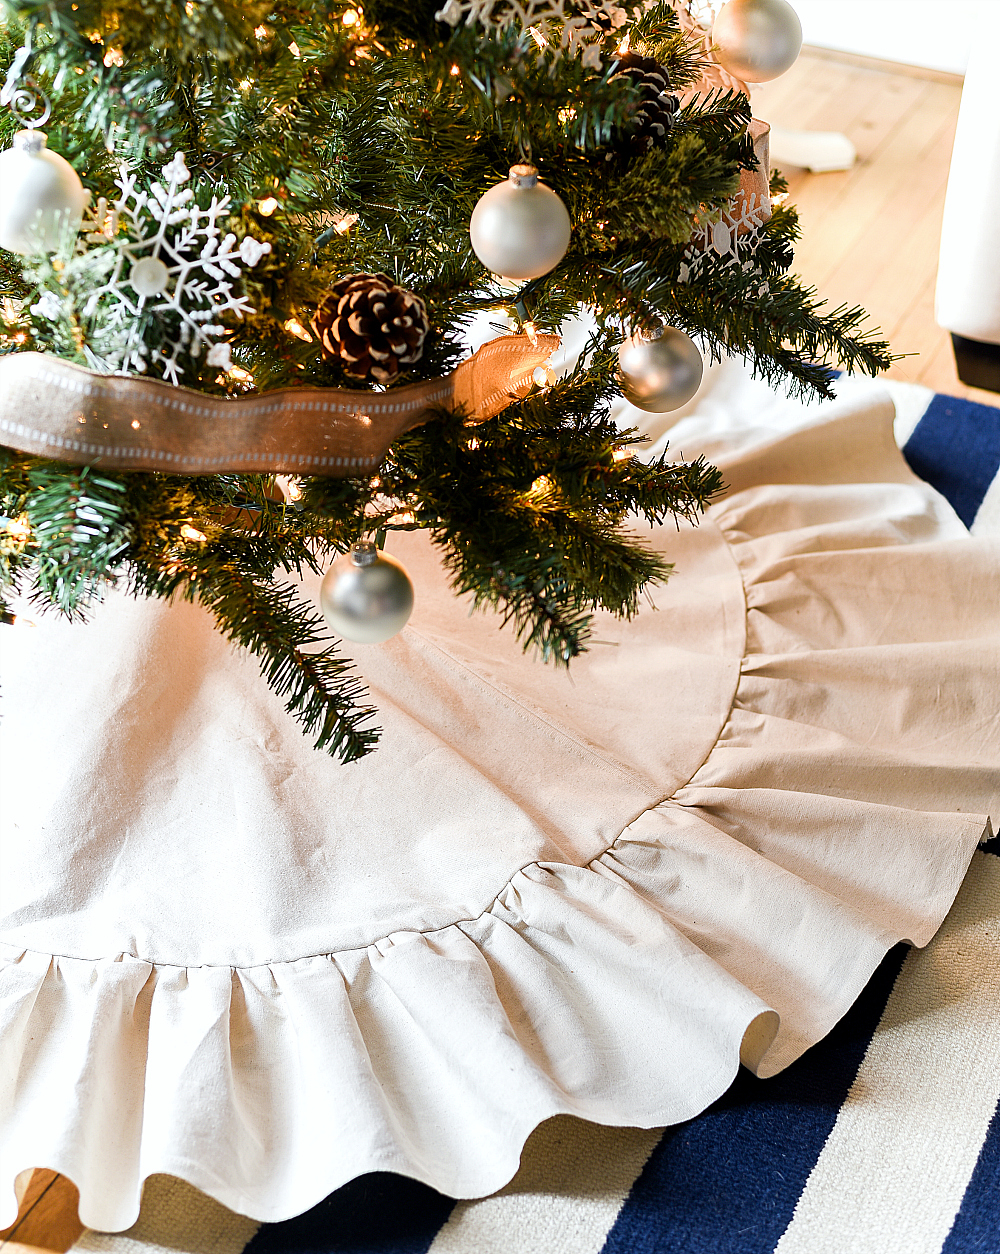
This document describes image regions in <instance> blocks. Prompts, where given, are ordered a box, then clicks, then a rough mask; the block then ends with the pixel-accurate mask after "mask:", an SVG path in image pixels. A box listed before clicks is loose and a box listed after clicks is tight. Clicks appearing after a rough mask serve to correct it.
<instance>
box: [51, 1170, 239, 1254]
mask: <svg viewBox="0 0 1000 1254" xmlns="http://www.w3.org/2000/svg"><path fill="white" fill-rule="evenodd" d="M259 1227H260V1224H259V1223H258V1222H257V1221H256V1220H255V1219H247V1217H246V1216H245V1215H237V1214H236V1213H235V1212H234V1211H231V1210H227V1209H226V1207H225V1206H223V1205H221V1204H220V1203H219V1202H216V1201H213V1199H212V1198H210V1197H207V1196H206V1195H205V1194H204V1193H200V1192H199V1191H198V1190H197V1189H196V1188H194V1186H193V1185H190V1184H185V1183H184V1181H183V1180H177V1179H175V1178H174V1177H173V1176H150V1177H149V1179H148V1180H147V1181H146V1187H145V1188H144V1189H143V1191H142V1214H141V1215H140V1216H139V1219H138V1220H137V1222H136V1223H135V1225H134V1226H133V1227H131V1228H129V1230H128V1231H127V1232H117V1233H116V1232H92V1231H90V1230H89V1229H88V1231H86V1232H84V1234H83V1236H81V1237H80V1239H79V1241H77V1243H76V1245H74V1246H73V1250H74V1251H76V1250H90V1251H93V1252H94V1254H178V1252H179V1251H181V1250H183V1251H185V1252H186V1254H188V1252H189V1254H241V1251H242V1250H243V1248H244V1246H246V1245H247V1243H248V1242H249V1241H250V1239H251V1238H252V1237H253V1236H254V1234H255V1233H256V1231H257V1229H258V1228H259Z"/></svg>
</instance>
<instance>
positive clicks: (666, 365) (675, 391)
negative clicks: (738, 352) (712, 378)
mask: <svg viewBox="0 0 1000 1254" xmlns="http://www.w3.org/2000/svg"><path fill="white" fill-rule="evenodd" d="M618 365H619V367H620V368H621V375H620V377H619V380H618V382H619V385H620V387H621V390H622V395H623V396H624V397H625V399H626V400H627V401H630V402H631V403H632V404H633V405H635V406H637V407H638V408H639V409H644V410H645V411H646V412H647V413H649V414H668V413H670V411H671V410H674V409H680V407H681V406H682V405H684V404H686V403H687V402H688V401H689V400H690V399H691V397H692V396H694V394H695V392H697V391H698V387H699V385H700V383H701V377H702V374H703V372H704V363H703V362H702V359H701V353H699V352H698V350H697V348H696V347H695V346H694V344H693V343H692V342H691V340H690V339H688V337H687V336H686V335H685V334H684V332H683V331H678V330H677V328H676V327H661V328H660V329H659V330H657V331H654V332H652V334H650V335H648V336H646V335H632V336H630V337H629V338H628V339H627V340H626V341H625V343H624V344H623V345H622V346H621V348H620V349H619V350H618Z"/></svg>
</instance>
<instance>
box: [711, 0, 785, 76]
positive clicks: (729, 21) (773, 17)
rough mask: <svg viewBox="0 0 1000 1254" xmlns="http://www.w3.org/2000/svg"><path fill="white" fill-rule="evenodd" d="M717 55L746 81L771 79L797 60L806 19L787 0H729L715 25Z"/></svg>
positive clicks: (722, 62) (723, 66)
mask: <svg viewBox="0 0 1000 1254" xmlns="http://www.w3.org/2000/svg"><path fill="white" fill-rule="evenodd" d="M712 42H713V43H714V44H715V45H716V50H715V56H716V59H717V60H718V62H719V64H720V65H721V66H722V68H723V69H724V70H728V71H729V73H730V74H732V75H733V77H734V78H739V79H742V80H743V82H745V83H768V82H770V81H771V79H772V78H777V77H778V75H779V74H784V72H785V71H786V70H787V69H788V68H789V67H790V66H791V65H792V64H793V62H794V61H795V58H796V57H797V56H798V55H799V49H800V48H801V47H802V23H801V22H800V21H799V17H798V14H797V13H796V12H795V10H794V9H793V8H792V6H791V5H790V4H788V3H787V0H728V3H727V4H724V5H723V6H722V8H721V9H720V10H719V14H718V16H717V17H716V19H715V24H714V26H713V27H712Z"/></svg>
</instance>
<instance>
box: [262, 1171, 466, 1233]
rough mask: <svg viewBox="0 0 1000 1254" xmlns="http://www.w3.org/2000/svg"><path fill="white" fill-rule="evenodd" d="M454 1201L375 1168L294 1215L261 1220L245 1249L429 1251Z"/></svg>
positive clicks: (401, 1177) (402, 1177)
mask: <svg viewBox="0 0 1000 1254" xmlns="http://www.w3.org/2000/svg"><path fill="white" fill-rule="evenodd" d="M454 1205H455V1203H454V1202H453V1201H452V1200H451V1198H450V1197H442V1195H441V1194H440V1193H437V1192H436V1191H435V1190H434V1189H431V1188H428V1186H427V1185H426V1184H420V1183H418V1182H417V1181H416V1180H410V1179H408V1178H407V1177H406V1176H396V1175H392V1174H391V1173H390V1172H387V1171H377V1172H373V1173H372V1174H371V1175H367V1176H360V1177H359V1178H358V1179H357V1180H352V1181H351V1182H350V1183H349V1184H345V1185H344V1187H343V1188H342V1189H338V1190H337V1191H336V1193H331V1194H330V1196H329V1197H328V1198H327V1199H326V1200H325V1201H323V1202H320V1204H319V1205H318V1206H314V1207H313V1208H312V1210H308V1211H306V1213H305V1214H304V1215H299V1216H298V1218H296V1219H288V1220H286V1221H285V1222H284V1223H280V1224H263V1225H262V1226H261V1228H260V1229H259V1230H258V1232H257V1235H256V1236H255V1237H254V1238H253V1240H252V1241H251V1242H250V1244H249V1245H247V1246H246V1248H245V1250H244V1254H427V1250H428V1249H429V1248H430V1245H431V1242H432V1241H433V1240H434V1238H435V1237H436V1236H437V1234H438V1231H439V1229H440V1228H441V1226H442V1224H444V1222H445V1220H446V1219H447V1218H448V1216H449V1215H450V1214H451V1212H452V1208H453V1207H454Z"/></svg>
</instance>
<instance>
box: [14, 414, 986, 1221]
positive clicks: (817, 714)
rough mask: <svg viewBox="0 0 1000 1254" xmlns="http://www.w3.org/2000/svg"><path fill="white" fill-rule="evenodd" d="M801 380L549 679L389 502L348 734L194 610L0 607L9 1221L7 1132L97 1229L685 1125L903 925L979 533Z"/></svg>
mask: <svg viewBox="0 0 1000 1254" xmlns="http://www.w3.org/2000/svg"><path fill="white" fill-rule="evenodd" d="M798 412H799V417H798V419H797V424H798V425H796V424H794V423H792V424H788V423H786V427H788V429H786V430H784V431H783V432H780V433H777V434H776V433H775V431H774V430H773V429H772V430H770V431H760V430H758V431H754V430H752V429H750V428H746V429H745V430H744V431H743V433H742V434H741V435H740V437H739V438H738V439H737V438H729V439H728V441H725V440H720V439H719V438H717V433H713V430H712V429H711V423H709V424H708V425H707V426H704V429H703V430H702V431H701V436H702V437H703V439H702V443H703V446H704V447H705V448H707V449H708V450H709V452H710V453H711V455H712V456H713V457H714V459H715V460H717V461H719V462H720V464H721V465H722V467H723V469H724V472H725V477H726V479H727V481H728V483H729V484H730V485H731V486H730V491H729V494H728V495H727V496H726V497H725V499H723V500H722V501H721V502H720V503H719V504H718V505H716V506H714V507H713V508H712V510H711V511H710V514H709V516H708V518H707V519H706V520H705V521H704V522H703V523H702V524H701V525H700V526H699V527H697V528H689V527H683V528H681V529H680V531H677V530H675V529H674V528H673V527H666V528H662V529H658V530H656V531H654V532H653V534H652V537H651V539H652V543H654V544H655V545H656V546H657V547H659V548H660V549H661V550H662V551H663V552H664V553H665V554H667V556H668V558H669V560H671V561H673V562H674V563H675V564H676V568H677V569H676V573H675V575H674V576H673V578H672V579H671V580H670V582H669V584H668V585H667V586H666V587H663V588H658V589H656V590H655V592H654V600H655V603H656V610H655V612H654V611H653V610H651V609H649V608H648V607H647V608H644V609H643V610H642V612H641V613H640V614H639V615H638V617H637V618H636V619H635V620H634V621H632V622H630V623H622V622H619V621H617V620H615V619H613V618H611V617H609V616H602V617H601V618H599V620H598V622H597V624H596V630H595V633H594V634H595V643H594V644H593V646H592V648H591V651H590V652H589V653H588V654H587V655H585V656H584V657H583V658H581V659H579V660H578V661H577V662H576V663H574V665H573V667H572V670H571V672H570V673H569V674H568V675H567V674H565V673H560V672H556V671H554V670H552V669H550V668H548V667H545V666H543V665H542V664H540V663H537V662H535V661H533V660H531V659H530V658H528V659H526V658H524V657H523V656H522V655H521V653H520V650H519V648H518V646H517V644H516V643H515V642H514V641H513V640H512V638H511V635H510V633H508V632H506V631H503V632H502V631H500V630H499V625H498V622H497V620H496V619H495V618H492V617H489V616H485V615H474V616H472V617H469V615H468V607H467V605H466V604H465V603H462V602H459V601H457V600H456V599H455V598H454V597H452V595H451V594H450V593H449V591H448V588H447V584H446V581H445V578H444V576H443V574H442V572H441V570H440V568H439V566H438V564H437V560H436V558H435V556H434V552H433V550H432V549H431V547H430V545H429V544H428V542H427V541H426V539H425V538H424V537H423V536H420V535H408V536H393V537H392V538H391V542H390V543H391V549H392V551H393V553H394V554H396V555H397V556H399V557H400V558H401V559H402V560H403V561H404V562H405V563H406V565H407V567H408V568H409V570H410V572H411V574H412V576H413V580H414V583H415V585H416V589H417V608H416V611H415V613H414V616H413V619H412V623H411V625H410V626H409V627H407V628H406V629H405V630H404V631H403V632H402V634H401V635H400V636H398V637H396V638H395V639H393V640H391V641H389V642H388V643H386V644H384V645H378V646H367V647H362V646H358V647H357V648H356V652H355V657H356V661H357V665H358V668H359V670H360V672H361V673H362V675H363V676H364V678H365V679H366V680H367V682H368V683H369V685H370V687H371V690H372V693H373V696H374V698H375V700H376V702H377V704H378V707H379V710H380V716H381V723H382V726H383V727H384V729H385V735H384V739H383V743H382V747H381V748H380V750H379V751H378V752H377V753H376V754H375V755H374V756H372V757H370V758H368V759H365V760H364V761H362V762H360V763H356V764H354V765H351V766H346V767H345V766H341V765H339V764H337V763H336V762H334V761H332V760H331V759H329V758H327V757H326V756H325V755H323V754H322V753H317V752H315V751H314V750H312V749H311V748H310V746H309V742H308V741H307V740H306V739H305V738H303V737H302V736H301V735H300V733H299V731H298V729H297V726H296V725H295V724H294V723H293V722H292V721H291V720H290V719H289V717H288V716H287V715H286V714H285V712H284V710H283V708H282V703H281V701H280V700H279V699H277V698H275V697H274V696H273V695H272V694H271V693H270V692H269V690H268V689H267V687H266V686H265V684H264V682H263V681H262V680H261V678H260V676H259V674H258V671H257V667H256V664H255V662H254V661H253V659H248V658H245V657H241V656H239V655H238V654H237V653H236V652H234V651H233V650H232V649H231V648H230V647H229V646H228V645H227V644H226V643H225V642H224V641H223V640H222V639H221V638H220V637H219V636H218V635H217V634H216V633H215V632H214V631H213V629H212V626H211V623H210V620H209V617H208V615H207V614H206V613H205V612H204V611H203V610H201V609H200V608H198V607H193V606H190V605H186V604H178V605H174V606H170V607H167V606H164V605H163V604H161V603H144V602H134V601H131V600H129V599H127V598H126V597H124V596H120V595H111V596H109V597H108V600H107V601H106V603H105V604H104V605H103V606H102V607H101V608H100V609H99V611H98V612H97V613H96V614H95V615H94V618H93V621H92V622H91V623H90V624H89V625H87V626H74V627H70V626H67V625H65V624H62V623H61V622H58V621H48V620H46V621H44V622H43V624H42V625H41V626H39V627H38V628H37V629H35V630H31V629H27V628H26V629H18V628H15V629H13V630H10V631H6V630H5V632H4V636H3V638H2V645H3V650H4V655H5V656H4V683H3V686H4V703H5V710H4V719H3V736H4V745H3V758H2V762H3V773H4V778H3V784H2V788H3V793H2V795H3V823H4V828H3V841H4V844H3V848H2V851H0V858H2V866H3V889H2V891H3V911H2V926H0V939H2V942H3V944H2V946H0V949H2V952H3V954H4V956H5V958H6V965H5V967H4V969H3V972H2V975H0V1029H2V1054H0V1085H2V1086H3V1087H2V1089H0V1092H2V1098H0V1115H2V1130H3V1138H4V1142H3V1150H2V1155H3V1157H2V1167H3V1179H2V1180H0V1227H2V1226H4V1225H5V1224H7V1223H9V1222H11V1221H12V1219H13V1216H14V1211H15V1208H14V1193H13V1177H14V1176H15V1175H16V1174H17V1173H18V1172H20V1171H21V1170H23V1169H25V1168H28V1167H35V1166H44V1167H50V1168H55V1169H56V1170H58V1171H61V1172H63V1173H65V1174H66V1175H68V1176H69V1177H70V1178H71V1179H72V1180H73V1181H74V1182H75V1183H76V1184H77V1185H78V1186H79V1188H80V1193H81V1200H80V1214H81V1218H82V1220H83V1222H84V1223H85V1224H87V1225H89V1226H91V1227H94V1228H99V1229H109V1230H118V1229H122V1228H125V1227H128V1226H129V1225H130V1224H131V1223H132V1222H133V1221H134V1219H135V1217H136V1215H137V1212H138V1207H139V1197H140V1193H141V1189H142V1183H143V1180H144V1179H145V1178H146V1177H147V1176H149V1175H151V1174H153V1173H156V1172H165V1173H169V1174H172V1175H175V1176H179V1177H181V1178H183V1179H185V1180H188V1181H190V1182H191V1183H192V1184H194V1185H196V1186H197V1187H199V1188H200V1189H202V1190H204V1191H205V1192H207V1193H209V1194H211V1195H212V1196H213V1197H215V1198H217V1199H218V1200H219V1201H221V1202H223V1203H225V1204H226V1205H227V1206H229V1207H230V1208H232V1209H234V1210H237V1211H242V1212H245V1213H246V1214H248V1215H251V1216H253V1217H255V1218H257V1219H261V1220H280V1219H284V1218H287V1217H289V1216H291V1215H294V1214H297V1213H298V1212H301V1211H303V1210H306V1209H307V1208H309V1207H310V1206H312V1205H314V1204H315V1203H316V1202H318V1201H319V1200H320V1199H322V1198H323V1197H325V1196H326V1195H327V1194H328V1193H330V1192H331V1191H332V1190H333V1189H335V1188H337V1187H338V1186H339V1185H341V1184H343V1183H344V1182H345V1181H347V1180H349V1179H351V1178H352V1177H354V1176H357V1175H359V1174H361V1173H363V1172H369V1171H395V1172H400V1173H403V1174H405V1175H409V1176H413V1177H415V1178H417V1179H419V1180H423V1181H426V1182H427V1183H428V1184H430V1185H433V1186H434V1187H435V1188H437V1189H439V1190H441V1191H442V1192H443V1193H446V1194H449V1195H451V1196H453V1197H476V1196H480V1195H483V1194H486V1193H490V1192H492V1191H493V1190H495V1189H497V1188H499V1187H500V1186H501V1185H503V1184H504V1183H505V1182H506V1181H507V1180H508V1179H509V1178H510V1177H511V1176H512V1175H513V1173H514V1172H515V1170H516V1168H517V1165H518V1157H519V1154H520V1150H521V1147H522V1145H523V1143H524V1141H525V1139H526V1137H527V1136H528V1134H529V1133H530V1132H531V1130H532V1129H533V1128H534V1127H535V1126H536V1125H537V1124H538V1123H539V1122H540V1121H541V1120H543V1119H546V1118H547V1117H549V1116H551V1115H555V1114H557V1113H561V1112H565V1113H571V1114H574V1115H578V1116H582V1117H583V1118H586V1119H591V1120H594V1121H597V1122H600V1123H606V1124H620V1125H636V1126H659V1125H664V1124H670V1123H674V1122H677V1121H680V1120H684V1119H688V1118H690V1117H691V1116H693V1115H695V1114H697V1113H698V1112H699V1111H701V1110H703V1109H704V1108H705V1107H706V1106H707V1105H708V1104H709V1103H711V1102H712V1101H713V1100H714V1099H715V1098H716V1097H718V1096H719V1095H720V1094H721V1093H722V1092H723V1091H724V1090H725V1089H726V1088H727V1086H728V1085H729V1084H730V1082H731V1080H732V1079H733V1076H734V1074H735V1072H736V1069H737V1067H738V1065H739V1062H740V1058H741V1056H742V1059H743V1061H744V1063H746V1065H748V1066H750V1067H752V1068H753V1069H754V1070H756V1071H757V1073H758V1074H759V1075H772V1074H774V1073H775V1072H776V1071H779V1070H780V1069H781V1068H783V1067H785V1066H787V1065H788V1064H789V1063H790V1062H792V1061H793V1060H794V1059H795V1058H797V1057H798V1056H799V1055H800V1054H801V1053H802V1052H803V1050H805V1049H807V1048H808V1047H809V1046H810V1045H811V1044H812V1043H814V1042H815V1041H817V1040H818V1039H819V1038H821V1037H822V1036H823V1035H824V1034H825V1033H826V1032H828V1031H829V1029H830V1028H831V1027H832V1025H833V1024H834V1023H835V1022H836V1021H837V1019H838V1018H839V1017H840V1016H841V1015H842V1014H843V1013H844V1012H845V1010H846V1009H847V1008H848V1007H849V1006H850V1004H851V1002H852V1000H853V999H854V998H855V997H856V995H857V994H858V992H859V991H860V989H861V988H862V987H863V985H864V984H865V982H866V980H867V979H868V977H869V976H870V974H871V972H872V971H873V970H874V968H875V967H876V965H877V964H878V962H879V961H880V959H881V957H882V955H883V954H884V953H885V951H886V950H887V949H888V948H889V947H890V946H892V945H893V944H894V943H895V942H897V941H899V940H901V939H906V940H909V941H912V942H913V943H914V944H917V945H924V944H926V943H927V941H928V940H929V939H930V938H931V936H932V935H933V934H934V932H935V930H936V929H937V927H938V926H939V924H940V922H941V920H942V919H943V917H944V915H945V913H946V912H947V910H948V908H949V905H950V904H951V901H952V899H953V897H954V895H955V893H956V891H957V889H958V887H959V884H960V883H961V880H962V877H963V874H964V872H965V869H966V867H967V865H968V863H969V861H970V859H971V857H972V854H973V851H974V849H975V847H976V845H977V843H978V842H979V840H980V839H981V838H982V837H983V835H984V832H985V831H986V830H987V828H988V816H989V815H990V813H991V812H992V814H993V817H994V819H996V816H997V809H998V800H1000V798H998V796H997V793H998V788H1000V768H998V764H1000V721H998V716H997V688H998V676H1000V615H998V612H997V606H998V605H1000V546H998V545H997V543H996V542H989V541H986V540H974V539H971V538H970V537H969V536H968V535H967V534H966V532H965V530H964V528H963V527H962V525H961V524H960V523H959V521H958V520H957V519H956V517H955V516H954V514H953V513H952V511H951V509H950V507H949V506H948V505H947V504H946V503H945V502H944V501H943V499H942V498H941V497H939V496H938V495H937V494H936V493H935V492H934V491H933V490H932V489H930V488H929V487H927V486H926V485H925V484H923V483H921V482H920V481H919V480H917V479H915V478H914V476H913V475H912V474H911V473H910V471H909V470H908V469H907V467H906V465H905V463H904V461H903V459H902V457H901V456H900V454H899V453H898V451H897V449H896V446H895V443H894V441H893V438H892V419H893V414H892V406H891V405H890V404H889V402H888V400H887V399H885V398H884V397H883V396H882V395H881V394H880V393H878V392H877V391H876V392H872V391H868V392H865V393H864V394H863V395H861V396H860V397H856V398H855V399H854V400H853V401H849V400H841V401H839V402H836V403H834V404H832V405H828V406H822V407H820V408H819V409H813V410H809V411H805V410H801V411H798ZM684 430H685V435H684V440H683V442H680V443H679V444H678V447H679V448H680V449H682V450H683V453H684V454H685V455H687V456H691V455H693V454H694V453H696V452H697V451H699V448H698V436H699V431H698V429H697V426H695V427H691V426H690V425H689V426H688V427H686V428H685V429H684ZM315 591H316V589H315V587H314V586H312V584H307V586H306V588H305V592H306V594H307V595H313V594H315Z"/></svg>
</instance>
